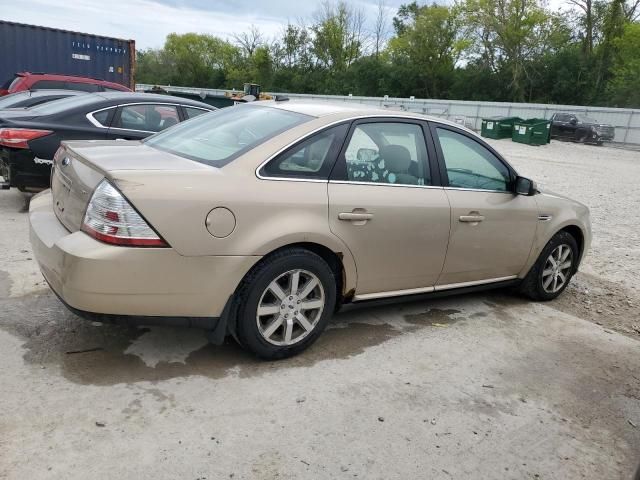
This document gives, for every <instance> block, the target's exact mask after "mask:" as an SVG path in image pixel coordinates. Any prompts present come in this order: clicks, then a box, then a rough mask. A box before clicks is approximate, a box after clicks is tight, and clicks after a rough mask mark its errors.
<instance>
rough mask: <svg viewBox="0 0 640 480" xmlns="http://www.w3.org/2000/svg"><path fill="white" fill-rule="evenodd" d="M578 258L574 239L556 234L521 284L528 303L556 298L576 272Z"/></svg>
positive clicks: (570, 236)
mask: <svg viewBox="0 0 640 480" xmlns="http://www.w3.org/2000/svg"><path fill="white" fill-rule="evenodd" d="M578 255H579V249H578V243H577V242H576V239H575V238H574V237H573V236H572V235H571V234H570V233H568V232H558V233H556V234H555V235H554V236H553V237H552V238H551V240H549V243H547V245H546V246H545V247H544V249H543V250H542V252H541V253H540V256H539V257H538V260H536V263H535V264H534V265H533V267H531V270H530V271H529V273H528V274H527V276H526V277H525V279H524V280H523V281H522V284H521V285H520V292H521V293H522V294H524V295H526V296H527V297H529V298H531V299H532V300H542V301H548V300H553V299H554V298H556V297H558V296H559V295H560V294H561V293H562V292H563V291H564V289H565V288H567V285H569V282H570V281H571V278H572V277H573V275H574V273H575V272H576V270H577V266H578V258H579V257H578Z"/></svg>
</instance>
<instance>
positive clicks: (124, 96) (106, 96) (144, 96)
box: [91, 92, 216, 110]
mask: <svg viewBox="0 0 640 480" xmlns="http://www.w3.org/2000/svg"><path fill="white" fill-rule="evenodd" d="M91 95H96V96H99V97H101V98H102V99H103V100H113V101H117V102H141V101H143V102H158V103H179V104H180V105H193V106H194V107H200V108H207V109H209V110H215V109H216V107H214V106H213V105H208V104H206V103H203V102H198V101H197V100H191V99H189V98H184V97H174V96H173V95H162V94H159V93H142V92H98V93H92V94H91Z"/></svg>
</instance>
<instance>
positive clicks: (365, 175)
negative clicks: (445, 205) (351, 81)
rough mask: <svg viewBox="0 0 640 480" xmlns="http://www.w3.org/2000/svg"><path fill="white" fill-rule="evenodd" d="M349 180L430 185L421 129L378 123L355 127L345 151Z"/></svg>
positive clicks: (408, 125)
mask: <svg viewBox="0 0 640 480" xmlns="http://www.w3.org/2000/svg"><path fill="white" fill-rule="evenodd" d="M344 157H345V162H346V168H347V172H346V173H347V180H349V181H352V182H367V183H387V184H399V185H431V174H430V171H429V168H428V164H427V147H426V144H425V140H424V134H423V133H422V128H421V127H420V125H416V124H412V123H399V122H398V123H395V122H375V123H361V124H359V125H357V126H356V128H355V129H354V131H353V134H352V135H351V139H350V140H349V145H348V146H347V149H346V150H345V154H344Z"/></svg>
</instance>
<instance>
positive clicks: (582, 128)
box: [551, 113, 616, 145]
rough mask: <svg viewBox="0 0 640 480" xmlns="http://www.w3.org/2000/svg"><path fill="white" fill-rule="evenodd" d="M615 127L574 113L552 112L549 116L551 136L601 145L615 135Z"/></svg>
mask: <svg viewBox="0 0 640 480" xmlns="http://www.w3.org/2000/svg"><path fill="white" fill-rule="evenodd" d="M615 133H616V132H615V128H614V127H613V126H612V125H608V124H606V123H600V122H598V121H597V120H594V119H593V118H589V117H587V116H584V115H576V114H574V113H554V114H553V116H552V117H551V138H558V139H561V140H572V141H574V142H581V143H595V144H597V145H602V143H603V142H605V141H611V140H613V138H614V137H615Z"/></svg>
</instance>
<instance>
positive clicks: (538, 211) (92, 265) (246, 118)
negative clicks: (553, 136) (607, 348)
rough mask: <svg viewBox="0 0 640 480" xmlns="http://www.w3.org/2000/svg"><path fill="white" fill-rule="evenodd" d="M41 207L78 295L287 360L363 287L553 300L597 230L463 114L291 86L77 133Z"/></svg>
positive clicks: (75, 305)
mask: <svg viewBox="0 0 640 480" xmlns="http://www.w3.org/2000/svg"><path fill="white" fill-rule="evenodd" d="M29 217H30V223H31V241H32V244H33V248H34V251H35V255H36V258H37V260H38V263H39V265H40V268H41V270H42V273H43V275H44V277H45V278H46V280H47V282H48V283H49V285H50V286H51V288H52V289H53V291H54V292H55V293H56V294H57V295H58V297H59V298H60V299H61V300H62V301H63V302H64V303H65V304H66V305H67V306H68V307H69V308H70V309H71V310H72V311H74V312H76V313H78V314H79V315H81V316H84V317H87V318H91V319H94V320H99V321H105V322H125V323H129V324H144V325H149V324H165V325H185V326H194V327H201V328H205V329H207V330H208V331H209V336H210V338H211V339H212V341H214V342H221V341H222V340H223V338H224V337H225V336H226V335H227V334H231V335H233V336H234V337H235V338H236V339H237V340H238V342H239V343H240V344H241V345H242V346H244V347H245V348H247V349H248V350H250V351H252V352H253V353H255V354H256V355H258V356H260V357H262V358H270V359H272V358H283V357H287V356H290V355H294V354H296V353H298V352H300V351H302V350H304V349H305V348H307V347H308V346H309V345H311V344H312V343H313V342H314V341H315V340H316V339H317V338H318V336H319V335H320V334H321V333H322V331H323V330H324V328H325V327H326V325H327V323H328V321H329V319H330V317H331V316H332V315H333V313H334V312H335V311H336V310H337V309H339V308H340V307H341V306H342V305H344V304H347V303H351V302H354V303H355V302H358V303H359V302H366V301H371V300H376V299H382V298H387V297H404V296H410V295H411V296H415V295H421V294H424V295H429V294H433V293H436V292H438V293H439V292H445V291H446V292H450V293H455V292H461V291H469V290H470V289H481V288H494V287H503V286H519V288H520V290H521V291H522V292H523V293H524V294H526V295H528V296H529V297H531V298H533V299H536V300H551V299H553V298H555V297H556V296H558V295H559V294H560V293H561V292H562V291H563V290H564V289H565V288H566V286H567V284H568V283H569V281H570V280H571V277H572V275H573V274H574V273H575V272H576V270H577V268H578V265H579V263H580V260H581V258H582V257H583V255H584V252H585V251H587V249H588V247H589V244H590V239H591V228H590V221H589V210H588V209H587V207H585V206H584V205H582V204H580V203H578V202H575V201H572V200H569V199H567V198H564V197H561V196H559V195H555V194H551V193H545V192H540V191H539V190H538V189H537V187H536V185H535V183H534V182H533V181H531V180H529V179H527V178H523V177H521V176H518V174H517V173H516V171H515V170H514V169H513V168H512V167H511V166H510V165H509V164H508V163H507V162H506V161H505V160H504V159H503V158H502V156H501V155H500V154H498V153H497V152H496V151H495V150H494V149H493V148H491V147H490V146H489V145H488V144H486V143H485V142H484V141H483V140H482V139H481V138H479V137H478V136H477V135H475V134H474V133H473V132H471V131H469V130H467V129H465V128H463V127H460V126H459V125H456V124H453V123H450V122H447V121H445V120H441V119H437V118H429V117H425V116H421V115H417V114H413V113H407V112H396V111H389V110H378V109H371V108H367V107H364V106H355V107H352V106H345V105H342V106H334V105H330V104H325V103H296V102H288V101H278V102H260V103H258V104H247V105H240V106H234V107H229V108H226V109H222V110H219V111H217V112H214V113H210V114H206V115H201V116H199V117H197V118H195V119H193V120H189V121H187V122H184V123H182V124H180V125H177V126H175V127H173V128H170V129H168V130H166V131H164V132H161V133H158V134H156V135H153V136H151V137H149V138H147V139H146V140H143V141H141V142H106V141H104V142H100V141H97V142H95V141H94V142H89V141H84V142H65V143H63V145H62V146H61V148H60V150H59V151H58V153H57V154H56V157H55V160H54V166H53V174H52V183H51V189H50V190H47V191H45V192H43V193H41V194H40V195H38V196H36V197H34V198H33V199H32V202H31V207H30V215H29Z"/></svg>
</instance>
